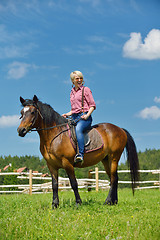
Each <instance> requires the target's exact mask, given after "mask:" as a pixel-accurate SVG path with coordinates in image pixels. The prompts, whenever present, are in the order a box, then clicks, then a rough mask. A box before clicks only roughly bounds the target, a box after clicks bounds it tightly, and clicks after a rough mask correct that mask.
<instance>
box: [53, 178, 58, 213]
mask: <svg viewBox="0 0 160 240" xmlns="http://www.w3.org/2000/svg"><path fill="white" fill-rule="evenodd" d="M52 190H53V202H52V208H53V209H54V208H57V207H58V206H59V197H58V174H57V176H56V177H55V175H52Z"/></svg>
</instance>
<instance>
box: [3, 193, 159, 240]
mask: <svg viewBox="0 0 160 240" xmlns="http://www.w3.org/2000/svg"><path fill="white" fill-rule="evenodd" d="M107 194H108V192H106V191H100V192H98V193H97V192H95V191H92V192H87V191H83V192H80V195H81V198H82V201H83V203H82V205H81V206H79V207H76V205H75V199H74V194H73V192H71V191H66V192H60V193H59V197H60V207H59V208H58V209H55V210H52V209H51V202H52V194H43V195H32V196H29V195H15V194H12V195H0V208H1V210H0V239H3V240H4V239H7V240H10V239H14V240H15V239H27V240H31V239H47V240H48V239H52V240H53V239H54V240H55V239H58V240H61V239H65V240H70V239H73V240H78V239H85V240H86V239H90V240H91V239H92V240H95V239H101V240H102V239H104V240H105V239H112V240H113V239H114V240H115V239H124V240H126V239H134V240H136V239H138V240H139V239H140V240H141V239H142V240H143V239H146V240H154V239H157V240H158V239H160V191H159V190H158V189H157V190H153V189H152V190H143V191H142V190H141V191H140V190H137V191H136V192H135V196H134V197H133V196H132V191H131V189H123V190H119V204H118V205H116V206H107V205H103V203H104V201H105V198H106V196H107Z"/></svg>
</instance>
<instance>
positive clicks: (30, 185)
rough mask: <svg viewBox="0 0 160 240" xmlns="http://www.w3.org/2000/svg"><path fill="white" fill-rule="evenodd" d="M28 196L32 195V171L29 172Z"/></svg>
mask: <svg viewBox="0 0 160 240" xmlns="http://www.w3.org/2000/svg"><path fill="white" fill-rule="evenodd" d="M29 195H32V170H29Z"/></svg>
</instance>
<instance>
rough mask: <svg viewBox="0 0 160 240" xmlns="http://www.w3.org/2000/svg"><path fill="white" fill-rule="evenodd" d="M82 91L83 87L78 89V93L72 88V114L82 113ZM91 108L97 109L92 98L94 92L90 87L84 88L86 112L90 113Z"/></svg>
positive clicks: (84, 109)
mask: <svg viewBox="0 0 160 240" xmlns="http://www.w3.org/2000/svg"><path fill="white" fill-rule="evenodd" d="M82 89H83V86H81V87H80V88H78V90H77V91H76V90H75V88H72V90H71V94H70V101H71V109H72V113H80V112H82ZM91 107H94V108H95V109H96V104H95V101H94V99H93V96H92V92H91V90H90V89H89V88H88V87H85V88H84V108H83V111H84V112H88V111H89V109H90V108H91Z"/></svg>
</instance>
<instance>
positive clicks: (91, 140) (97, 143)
mask: <svg viewBox="0 0 160 240" xmlns="http://www.w3.org/2000/svg"><path fill="white" fill-rule="evenodd" d="M96 127H97V125H94V126H92V127H91V129H89V130H88V131H86V132H85V133H84V142H85V147H84V152H85V153H88V152H92V151H96V150H99V149H101V148H102V147H103V145H104V143H103V139H102V136H101V135H100V133H99V132H98V131H97V130H96ZM68 131H69V137H70V141H71V144H72V146H73V148H74V149H75V151H76V150H77V138H76V132H75V126H74V125H70V126H68Z"/></svg>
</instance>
